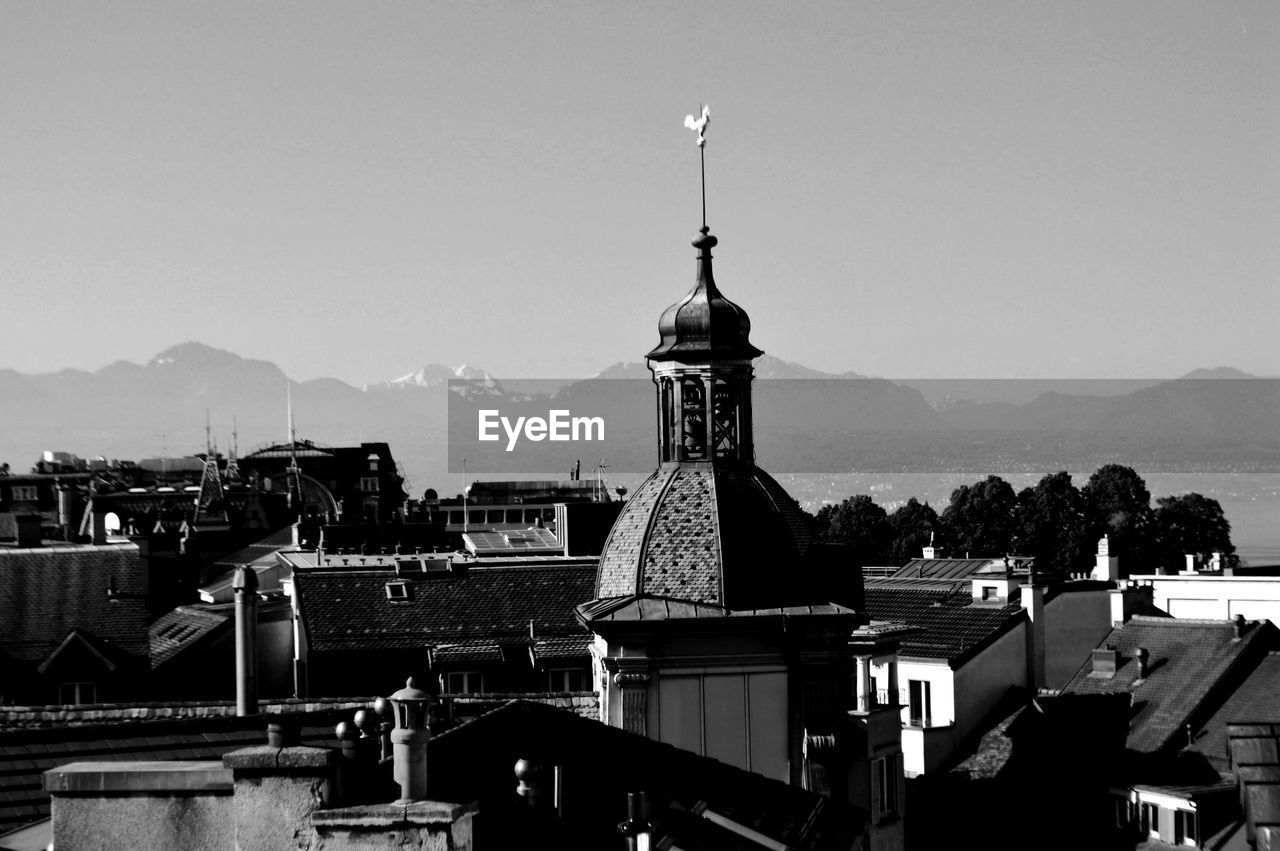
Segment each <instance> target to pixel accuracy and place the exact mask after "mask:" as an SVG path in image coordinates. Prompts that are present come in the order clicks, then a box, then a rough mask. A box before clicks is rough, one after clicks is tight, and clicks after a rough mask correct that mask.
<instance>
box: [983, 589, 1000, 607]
mask: <svg viewBox="0 0 1280 851" xmlns="http://www.w3.org/2000/svg"><path fill="white" fill-rule="evenodd" d="M999 599H1000V589H999V588H997V587H996V586H994V585H983V586H982V602H984V603H994V602H996V601H997V600H999Z"/></svg>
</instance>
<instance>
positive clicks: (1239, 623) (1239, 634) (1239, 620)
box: [1235, 615, 1245, 638]
mask: <svg viewBox="0 0 1280 851" xmlns="http://www.w3.org/2000/svg"><path fill="white" fill-rule="evenodd" d="M1235 627H1236V638H1243V637H1244V632H1245V622H1244V615H1236V616H1235Z"/></svg>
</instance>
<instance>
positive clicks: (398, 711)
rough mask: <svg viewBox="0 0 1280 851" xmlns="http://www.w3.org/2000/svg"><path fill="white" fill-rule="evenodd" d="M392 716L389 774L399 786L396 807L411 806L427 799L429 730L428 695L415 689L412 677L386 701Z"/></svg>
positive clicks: (429, 696) (429, 698) (429, 697)
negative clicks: (390, 766)
mask: <svg viewBox="0 0 1280 851" xmlns="http://www.w3.org/2000/svg"><path fill="white" fill-rule="evenodd" d="M388 699H389V700H390V701H391V707H392V711H393V712H394V713H395V729H393V730H392V731H391V750H392V769H391V770H392V773H393V774H394V775H395V779H396V782H397V783H399V784H400V800H398V801H396V803H397V804H411V803H413V802H414V801H425V800H426V798H427V742H429V741H430V740H431V728H430V727H429V726H428V724H427V704H428V702H429V701H430V700H431V695H429V694H427V693H426V692H425V691H423V690H422V689H420V688H418V687H417V685H415V684H414V682H413V677H410V678H409V679H408V680H406V681H405V684H404V688H402V689H400V690H399V691H398V692H396V693H395V694H393V695H391V697H390V698H388Z"/></svg>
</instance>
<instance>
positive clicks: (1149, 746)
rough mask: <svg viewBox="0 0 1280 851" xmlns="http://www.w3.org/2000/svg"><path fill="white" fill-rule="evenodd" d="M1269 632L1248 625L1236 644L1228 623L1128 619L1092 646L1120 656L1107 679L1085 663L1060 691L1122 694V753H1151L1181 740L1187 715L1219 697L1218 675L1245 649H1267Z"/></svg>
mask: <svg viewBox="0 0 1280 851" xmlns="http://www.w3.org/2000/svg"><path fill="white" fill-rule="evenodd" d="M1276 634H1277V633H1276V629H1275V627H1273V626H1271V625H1270V624H1269V623H1263V624H1261V625H1258V624H1252V625H1250V628H1248V629H1247V630H1246V632H1245V634H1244V636H1243V637H1242V638H1236V635H1235V624H1234V623H1232V622H1231V621H1217V620H1192V619H1188V618H1164V617H1147V616H1144V615H1135V616H1134V617H1133V618H1132V619H1130V620H1129V621H1127V622H1126V623H1124V624H1123V625H1121V626H1118V627H1115V628H1114V629H1112V630H1111V632H1110V634H1108V635H1107V637H1106V638H1105V639H1104V640H1103V641H1102V643H1101V644H1100V645H1099V647H1111V648H1115V649H1116V650H1117V651H1119V659H1118V661H1117V664H1116V671H1115V674H1114V675H1111V676H1105V675H1100V674H1096V673H1094V672H1093V663H1092V660H1090V661H1088V662H1086V663H1085V664H1084V665H1083V666H1082V667H1081V668H1080V670H1079V671H1077V672H1076V674H1075V676H1074V677H1072V678H1071V681H1070V682H1069V683H1067V685H1066V688H1065V689H1063V691H1064V692H1068V693H1078V694H1089V693H1094V694H1106V693H1114V692H1127V693H1129V694H1131V695H1132V696H1133V697H1132V699H1133V707H1134V710H1135V711H1134V715H1133V717H1132V718H1131V719H1130V727H1129V738H1128V740H1127V743H1126V744H1127V747H1128V748H1129V749H1130V750H1134V751H1139V752H1144V753H1150V752H1153V751H1157V750H1160V749H1161V748H1163V747H1165V746H1166V745H1167V744H1170V743H1171V739H1173V737H1174V736H1182V737H1183V739H1182V741H1183V742H1185V736H1186V732H1185V725H1186V724H1187V722H1188V720H1189V719H1190V718H1191V717H1192V715H1193V713H1195V711H1196V710H1197V709H1199V708H1200V707H1201V706H1202V705H1204V704H1205V702H1206V701H1207V700H1209V699H1210V698H1212V697H1221V696H1223V695H1222V693H1221V692H1222V688H1223V685H1222V680H1223V677H1224V676H1225V675H1226V674H1227V673H1228V671H1229V670H1231V669H1232V667H1233V666H1235V665H1236V664H1237V663H1238V662H1240V661H1241V659H1242V658H1243V657H1246V656H1247V655H1248V651H1250V650H1252V649H1254V648H1260V647H1266V646H1274V644H1273V642H1275V640H1276ZM1139 647H1142V648H1145V649H1146V650H1147V653H1148V654H1149V655H1148V662H1147V665H1148V670H1147V676H1146V677H1145V678H1144V679H1138V663H1137V661H1136V660H1135V659H1134V653H1135V651H1136V650H1137V649H1138V648H1139Z"/></svg>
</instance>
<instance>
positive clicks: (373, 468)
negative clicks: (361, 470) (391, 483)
mask: <svg viewBox="0 0 1280 851" xmlns="http://www.w3.org/2000/svg"><path fill="white" fill-rule="evenodd" d="M368 461H369V472H370V473H376V472H378V456H377V455H374V454H373V453H370V454H369V458H368Z"/></svg>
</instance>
